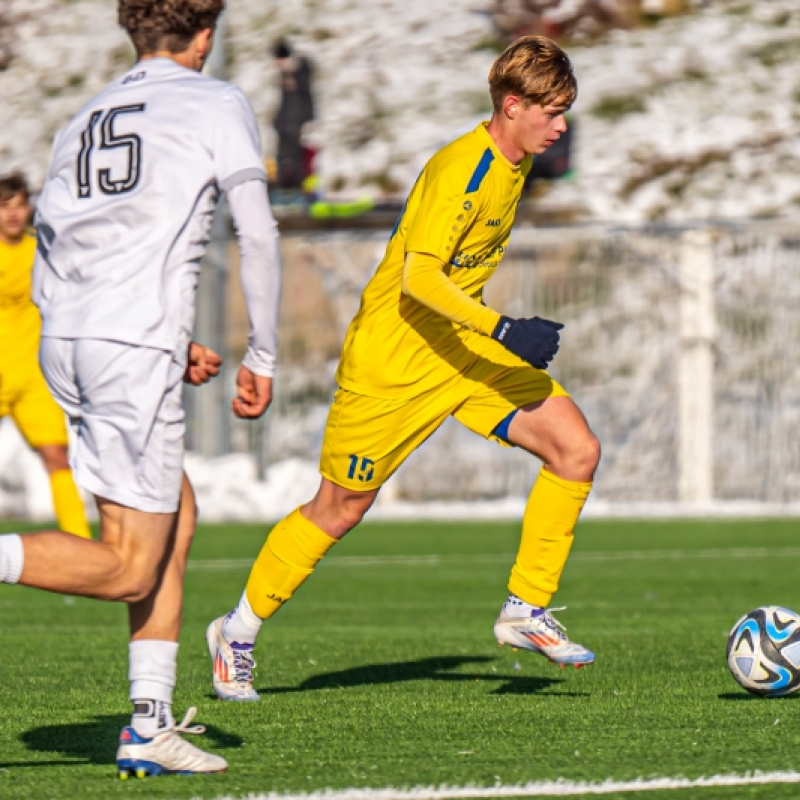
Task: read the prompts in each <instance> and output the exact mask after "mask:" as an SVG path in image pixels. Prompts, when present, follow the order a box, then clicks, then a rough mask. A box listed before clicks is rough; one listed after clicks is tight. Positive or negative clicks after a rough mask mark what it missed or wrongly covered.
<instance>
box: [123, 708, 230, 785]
mask: <svg viewBox="0 0 800 800" xmlns="http://www.w3.org/2000/svg"><path fill="white" fill-rule="evenodd" d="M196 713H197V709H196V708H194V707H192V708H190V709H189V710H188V711H187V712H186V716H185V717H184V718H183V722H181V724H180V725H175V726H174V727H172V728H169V729H167V730H165V731H163V732H162V733H158V734H156V735H155V736H154V737H153V738H152V739H146V738H145V737H144V736H139V734H138V733H136V731H135V730H134V729H133V727H132V726H130V725H127V726H126V727H124V728H123V729H122V733H120V735H119V749H118V750H117V770H118V774H119V777H120V778H122V779H126V778H129V777H130V776H131V775H134V776H135V777H137V778H146V777H147V776H148V775H170V774H173V773H178V774H180V775H196V774H197V773H204V772H225V770H226V769H228V762H227V761H226V760H225V759H224V758H220V757H219V756H215V755H213V754H212V753H206V752H205V751H204V750H201V749H200V748H199V747H195V746H194V745H193V744H190V743H189V742H187V741H186V740H185V739H181V737H180V736H179V735H178V734H180V733H192V734H196V733H203V732H204V731H205V728H204V727H203V726H202V725H192V727H191V728H190V727H189V723H190V722H191V721H192V718H193V717H194V715H195V714H196Z"/></svg>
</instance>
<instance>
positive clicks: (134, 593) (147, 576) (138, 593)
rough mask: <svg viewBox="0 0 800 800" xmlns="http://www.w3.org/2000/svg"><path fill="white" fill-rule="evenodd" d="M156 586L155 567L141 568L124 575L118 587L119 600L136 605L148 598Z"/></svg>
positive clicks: (156, 574)
mask: <svg viewBox="0 0 800 800" xmlns="http://www.w3.org/2000/svg"><path fill="white" fill-rule="evenodd" d="M157 584H158V570H157V569H156V567H141V568H138V569H134V570H132V571H130V572H128V573H127V574H126V576H125V577H124V578H123V579H122V582H121V586H120V594H121V597H120V600H122V601H123V602H125V603H138V602H139V601H141V600H145V599H146V598H148V597H150V595H151V594H152V593H153V591H154V590H155V588H156V585H157Z"/></svg>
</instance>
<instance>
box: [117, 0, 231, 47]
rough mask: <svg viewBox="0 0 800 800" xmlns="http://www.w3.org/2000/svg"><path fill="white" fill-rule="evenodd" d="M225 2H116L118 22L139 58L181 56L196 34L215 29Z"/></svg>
mask: <svg viewBox="0 0 800 800" xmlns="http://www.w3.org/2000/svg"><path fill="white" fill-rule="evenodd" d="M224 8H225V0H119V4H118V6H117V18H118V20H119V24H120V25H121V26H122V27H123V28H125V30H126V31H127V32H128V36H130V37H131V41H132V42H133V46H134V47H135V48H136V53H137V54H138V55H139V56H142V55H146V54H149V53H155V52H156V51H157V50H166V51H168V52H170V53H181V52H183V51H184V50H185V49H186V48H187V47H188V46H189V44H190V43H191V41H192V39H193V38H194V36H195V34H197V33H200V31H202V30H206V29H207V28H211V29H213V28H214V27H216V24H217V18H218V17H219V15H220V14H221V13H222V10H223V9H224Z"/></svg>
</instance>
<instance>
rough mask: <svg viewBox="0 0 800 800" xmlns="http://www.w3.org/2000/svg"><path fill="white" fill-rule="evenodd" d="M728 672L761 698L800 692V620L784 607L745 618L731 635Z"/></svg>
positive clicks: (757, 611) (768, 608)
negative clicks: (799, 690)
mask: <svg viewBox="0 0 800 800" xmlns="http://www.w3.org/2000/svg"><path fill="white" fill-rule="evenodd" d="M727 652H728V668H729V669H730V671H731V675H733V678H734V680H735V681H736V682H737V683H738V684H739V685H740V686H742V687H743V688H745V689H747V691H748V692H752V693H753V694H757V695H760V696H761V697H783V696H785V695H787V694H792V693H794V692H796V691H797V690H798V689H800V616H798V615H797V614H796V613H795V612H794V611H790V610H789V609H788V608H783V607H782V606H761V607H760V608H756V609H754V610H753V611H751V612H750V613H749V614H745V615H744V616H743V617H742V618H741V619H739V620H738V622H737V623H736V624H735V625H734V626H733V628H732V629H731V632H730V634H728V651H727Z"/></svg>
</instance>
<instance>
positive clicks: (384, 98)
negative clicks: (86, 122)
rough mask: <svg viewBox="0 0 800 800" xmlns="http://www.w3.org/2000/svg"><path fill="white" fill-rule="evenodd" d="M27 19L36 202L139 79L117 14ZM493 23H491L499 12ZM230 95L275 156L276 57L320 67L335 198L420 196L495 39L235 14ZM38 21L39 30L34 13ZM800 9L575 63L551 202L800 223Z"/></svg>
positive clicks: (16, 127) (245, 1) (669, 25)
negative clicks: (100, 102) (286, 45)
mask: <svg viewBox="0 0 800 800" xmlns="http://www.w3.org/2000/svg"><path fill="white" fill-rule="evenodd" d="M9 1H10V8H11V9H12V11H14V12H16V13H17V14H18V15H20V16H22V17H23V21H22V22H20V24H19V27H18V37H17V41H16V42H15V53H16V59H15V61H14V62H12V66H11V68H10V69H8V70H6V71H5V72H0V99H2V104H3V125H2V126H0V167H1V168H2V170H6V169H8V168H11V167H21V168H24V169H26V170H27V171H28V173H29V174H30V176H31V178H32V180H33V182H34V183H35V184H38V183H39V182H40V181H41V180H42V179H43V177H44V175H45V171H46V167H47V158H48V150H49V142H50V140H51V138H52V135H53V133H54V132H55V130H56V129H57V128H58V127H59V126H60V125H61V124H62V123H63V122H64V121H65V120H66V119H67V118H68V116H69V115H70V114H71V113H72V112H74V111H75V110H77V108H78V107H79V106H80V104H81V103H82V102H84V101H85V100H87V99H88V98H89V97H90V96H91V95H92V94H93V93H94V92H96V91H98V89H100V88H101V87H102V85H103V84H104V83H105V82H106V81H108V80H109V79H110V78H111V77H112V76H113V75H115V74H118V73H119V72H120V71H121V70H122V69H123V68H125V66H126V65H127V64H129V63H130V58H131V50H130V48H129V46H128V45H127V44H126V39H125V36H124V34H123V33H122V32H121V31H120V30H119V29H118V28H117V27H116V24H115V3H114V2H113V1H112V0H74V1H72V2H67V0H9ZM486 5H487V6H488V0H487V3H486ZM229 6H230V10H229V12H228V20H227V25H228V36H227V42H228V55H229V58H228V60H229V62H230V67H231V78H232V80H233V81H235V82H236V83H238V84H240V85H241V86H242V87H243V88H244V89H245V91H246V92H247V94H248V96H249V97H250V99H251V102H252V104H253V106H254V108H255V110H256V113H257V115H258V118H259V121H260V124H261V127H262V131H263V134H264V140H265V148H266V150H267V152H271V150H272V148H273V146H274V143H273V137H272V134H271V130H270V124H269V123H270V119H271V115H272V112H273V109H274V107H275V104H276V102H277V90H276V73H275V67H274V64H273V63H272V59H271V57H270V55H269V52H270V45H271V42H272V41H273V40H274V39H275V38H276V37H277V36H279V35H288V36H289V37H290V38H291V39H292V41H293V42H294V43H295V44H296V45H297V47H298V49H299V50H302V51H304V52H306V53H307V54H309V55H310V56H311V57H312V58H313V59H314V61H315V62H316V64H317V67H318V75H319V80H318V86H317V90H318V97H319V105H320V120H319V121H318V123H317V125H316V130H315V131H314V133H313V135H312V139H313V140H314V141H316V142H317V143H320V144H321V145H322V148H323V149H322V157H321V169H322V174H323V178H324V182H325V185H326V187H327V189H328V191H329V192H332V193H337V192H338V193H339V194H340V195H348V196H355V195H371V196H375V195H378V194H380V193H381V192H383V191H386V190H387V189H388V190H394V191H401V190H402V189H403V188H405V187H407V186H408V185H409V184H410V183H411V182H412V181H413V179H414V178H415V177H416V174H417V172H418V170H419V168H420V166H421V164H422V163H423V162H424V159H425V157H426V156H427V155H428V154H429V153H430V152H431V151H432V150H433V149H435V148H436V147H437V146H439V145H440V144H441V143H442V142H443V141H445V140H446V139H447V138H449V137H450V136H451V135H455V133H457V132H459V131H461V130H463V129H464V127H465V125H466V124H467V123H469V122H470V121H471V120H473V119H474V118H475V117H476V116H477V115H485V114H486V113H487V112H488V111H489V102H488V93H487V91H486V75H487V73H488V70H489V66H490V65H491V62H492V60H493V58H494V56H495V53H494V52H493V51H492V50H491V49H487V48H486V47H485V42H486V41H487V39H488V38H489V37H490V36H491V34H492V30H491V27H490V23H489V18H488V16H487V15H486V14H485V13H481V12H479V11H476V10H475V9H476V8H479V7H480V4H477V3H475V2H474V0H449V2H448V3H447V13H446V14H443V13H442V10H441V6H440V5H437V4H436V3H431V2H429V0H380V1H378V0H370V2H367V0H285V1H284V2H283V3H276V4H265V3H264V2H263V0H233V2H230V3H229ZM25 10H29V11H30V13H28V14H27V15H23V14H22V12H23V11H25ZM798 45H800V8H799V7H798V6H797V3H796V0H770V2H769V3H764V2H762V3H755V2H753V3H747V2H743V1H737V2H731V0H727V1H726V0H717V2H712V3H707V4H706V5H705V6H704V7H703V8H702V9H701V10H700V11H698V13H697V14H695V15H692V16H684V17H677V18H674V19H670V20H666V21H663V22H661V23H660V24H658V25H656V26H653V27H648V28H640V29H637V30H632V31H616V32H614V33H612V34H609V35H608V36H606V37H605V38H604V39H603V40H602V41H601V42H600V43H597V44H594V45H592V46H578V45H574V46H570V47H568V50H569V53H570V55H571V57H572V59H573V61H574V63H575V68H576V73H577V75H578V79H579V82H580V96H579V99H578V102H577V104H576V107H575V112H574V113H575V121H576V132H577V145H576V147H577V157H576V166H577V174H576V177H575V178H574V180H572V181H567V182H562V183H560V184H559V185H558V186H557V187H556V188H555V189H554V191H552V192H551V194H550V195H549V197H548V198H547V199H546V202H548V203H553V204H556V205H574V206H577V207H580V208H583V209H584V210H585V213H586V215H587V216H590V217H593V218H596V219H610V220H625V221H644V220H650V219H659V218H669V219H687V218H697V217H701V218H708V217H731V216H763V215H770V214H786V215H795V214H797V213H798V210H800V205H799V204H800V135H798V134H800V90H798V88H797V87H798V86H800V61H798V59H796V58H795V57H794V54H795V53H796V52H797V48H798Z"/></svg>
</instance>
